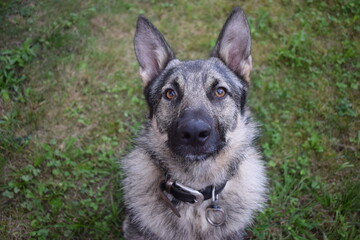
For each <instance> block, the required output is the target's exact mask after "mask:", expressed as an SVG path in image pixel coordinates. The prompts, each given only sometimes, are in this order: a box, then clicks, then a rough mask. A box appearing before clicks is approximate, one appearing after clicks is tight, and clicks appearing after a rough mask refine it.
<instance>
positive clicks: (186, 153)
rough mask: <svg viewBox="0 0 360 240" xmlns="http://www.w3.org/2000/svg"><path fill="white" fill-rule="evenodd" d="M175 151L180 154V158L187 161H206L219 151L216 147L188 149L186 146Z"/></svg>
mask: <svg viewBox="0 0 360 240" xmlns="http://www.w3.org/2000/svg"><path fill="white" fill-rule="evenodd" d="M173 152H174V153H175V154H176V155H178V156H179V157H180V158H182V159H184V160H186V161H193V162H195V161H205V160H207V159H209V158H210V157H211V156H213V155H215V154H216V153H217V150H216V149H215V148H212V149H206V150H204V149H186V148H177V149H174V150H173Z"/></svg>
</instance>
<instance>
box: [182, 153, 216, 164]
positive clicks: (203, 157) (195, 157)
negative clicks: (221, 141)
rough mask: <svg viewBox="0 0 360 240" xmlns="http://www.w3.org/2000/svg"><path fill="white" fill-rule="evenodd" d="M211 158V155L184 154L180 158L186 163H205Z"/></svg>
mask: <svg viewBox="0 0 360 240" xmlns="http://www.w3.org/2000/svg"><path fill="white" fill-rule="evenodd" d="M210 156H211V154H200V155H199V154H185V155H184V156H182V158H184V159H185V160H186V161H192V162H199V161H205V160H206V159H208V158H209V157H210Z"/></svg>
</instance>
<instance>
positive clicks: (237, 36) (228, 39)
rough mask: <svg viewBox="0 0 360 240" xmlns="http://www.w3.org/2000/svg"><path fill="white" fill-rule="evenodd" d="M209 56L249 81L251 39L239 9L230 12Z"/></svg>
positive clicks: (242, 13)
mask: <svg viewBox="0 0 360 240" xmlns="http://www.w3.org/2000/svg"><path fill="white" fill-rule="evenodd" d="M211 56H212V57H217V58H220V59H221V60H222V61H223V62H224V63H225V64H226V65H227V66H228V67H229V68H230V69H231V70H232V71H233V72H234V73H235V74H236V75H238V76H239V77H241V78H243V79H244V80H245V81H247V82H249V81H250V71H251V68H252V60H251V37H250V29H249V25H248V23H247V20H246V16H245V14H244V12H243V10H242V9H241V8H235V9H234V10H233V11H232V12H231V14H230V16H229V17H228V19H227V20H226V22H225V24H224V26H223V28H222V30H221V32H220V35H219V37H218V39H217V42H216V45H215V47H214V49H213V51H212V53H211Z"/></svg>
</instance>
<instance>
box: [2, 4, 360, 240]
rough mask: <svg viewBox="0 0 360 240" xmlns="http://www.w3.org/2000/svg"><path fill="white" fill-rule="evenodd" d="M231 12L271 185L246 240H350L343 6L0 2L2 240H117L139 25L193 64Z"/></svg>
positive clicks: (347, 31)
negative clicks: (247, 58) (249, 64)
mask: <svg viewBox="0 0 360 240" xmlns="http://www.w3.org/2000/svg"><path fill="white" fill-rule="evenodd" d="M236 5H241V6H242V7H243V8H244V9H245V12H246V13H247V15H248V17H249V22H250V25H251V32H252V37H253V58H254V71H253V74H252V84H251V94H250V99H249V105H250V106H251V107H252V109H253V112H254V113H255V115H256V117H257V119H258V120H259V122H260V123H261V124H262V132H263V136H262V138H261V141H260V145H261V147H262V149H263V152H264V156H265V159H266V161H267V165H268V170H269V177H270V187H271V192H270V198H269V202H268V207H267V208H266V210H265V211H264V212H263V213H261V214H260V215H259V217H258V218H257V219H256V223H255V224H254V226H253V227H252V228H251V229H249V231H248V239H334V240H335V239H336V240H337V239H349V240H350V239H360V238H359V236H360V216H359V215H360V214H359V212H360V193H359V188H360V179H359V167H360V164H359V158H360V155H359V152H360V130H359V129H360V120H359V109H360V94H359V78H360V74H359V73H360V64H359V62H360V61H359V60H360V59H359V52H360V51H359V50H360V42H359V39H360V38H359V35H360V27H359V24H358V22H359V17H360V4H359V3H358V1H355V0H347V1H338V0H334V1H311V0H303V1H290V0H283V1H265V0H260V1H257V2H256V4H254V3H253V2H252V3H250V2H243V3H238V2H236V1H226V2H225V1H204V0H202V1H197V2H188V1H184V2H180V1H173V2H165V1H164V2H157V1H150V2H147V3H144V2H143V1H126V2H124V1H111V0H106V1H98V0H90V1H86V2H84V1H61V2H58V1H32V0H30V1H21V0H6V1H3V2H1V3H0V19H1V23H2V24H1V26H0V42H1V45H0V69H1V71H0V171H1V174H0V205H1V208H0V209H1V210H0V239H121V236H122V234H121V222H122V220H123V216H124V207H123V204H122V200H121V186H120V184H119V179H120V178H121V172H120V171H119V170H118V165H117V159H119V158H120V157H121V156H122V155H123V154H124V152H126V151H127V150H128V149H129V148H130V147H131V143H132V138H133V137H134V136H135V134H136V133H137V132H138V131H139V129H140V127H141V124H142V123H143V121H144V119H145V116H146V104H145V102H144V99H143V96H142V87H141V82H140V80H139V77H138V74H137V71H138V67H137V63H136V60H135V57H134V54H133V49H132V37H133V33H134V29H135V23H136V18H137V15H138V14H145V15H146V16H148V17H149V18H150V19H151V20H152V21H153V23H154V24H155V25H156V26H158V27H159V29H160V30H161V31H162V32H163V33H164V34H165V35H166V38H167V40H168V41H169V42H170V44H171V45H172V46H173V48H174V49H175V50H177V51H176V52H177V56H178V57H179V58H180V59H189V58H205V57H206V56H207V55H206V54H207V53H208V52H209V51H210V50H211V48H212V47H213V46H214V44H215V40H216V37H217V34H218V32H219V30H220V27H221V26H222V24H223V22H224V20H225V18H226V17H227V14H228V13H229V12H230V10H231V8H232V7H233V6H236ZM195 39H196V40H195Z"/></svg>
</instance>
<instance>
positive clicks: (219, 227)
mask: <svg viewBox="0 0 360 240" xmlns="http://www.w3.org/2000/svg"><path fill="white" fill-rule="evenodd" d="M134 48H135V55H136V57H137V60H138V63H139V67H140V77H141V79H142V82H143V84H144V95H145V99H146V101H147V103H148V107H149V115H148V122H147V123H146V124H145V126H144V128H143V130H142V132H141V133H140V136H139V137H138V138H137V140H136V146H135V148H134V149H133V150H132V151H131V152H129V153H128V154H127V155H126V156H125V157H124V158H123V159H122V161H121V166H122V170H123V173H124V178H123V180H122V184H123V191H124V201H125V206H126V209H127V214H126V218H125V220H124V223H123V232H124V237H125V239H136V240H139V239H179V240H192V239H194V240H201V239H219V240H220V239H221V240H223V239H242V238H243V237H244V235H245V230H246V227H247V226H249V225H250V224H252V222H253V218H254V217H255V214H256V213H257V212H258V211H260V210H262V209H263V207H264V203H265V202H266V199H267V177H266V169H265V167H264V163H263V161H262V156H261V154H260V152H259V150H258V148H257V146H256V144H255V143H254V142H255V140H256V138H257V137H258V135H259V134H258V126H257V124H256V122H255V121H254V120H253V117H252V115H251V113H250V110H249V108H248V107H247V105H246V97H247V95H248V91H249V83H250V71H251V68H252V58H251V37H250V30H249V26H248V23H247V20H246V16H245V14H244V12H243V10H242V9H241V8H235V9H233V11H232V12H231V14H230V16H229V17H228V19H227V20H226V23H225V24H224V26H223V28H222V30H221V32H220V34H219V37H218V39H217V42H216V44H215V47H214V49H213V50H212V52H211V56H210V58H209V59H207V60H191V61H180V60H178V59H176V57H175V54H174V52H173V50H172V49H171V48H170V46H169V44H168V43H167V42H166V40H165V38H164V37H163V35H162V34H161V33H160V32H159V31H158V30H157V29H156V28H155V27H154V26H153V25H152V24H151V23H150V21H149V20H148V19H146V18H145V17H144V16H139V18H138V21H137V26H136V33H135V38H134Z"/></svg>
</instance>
